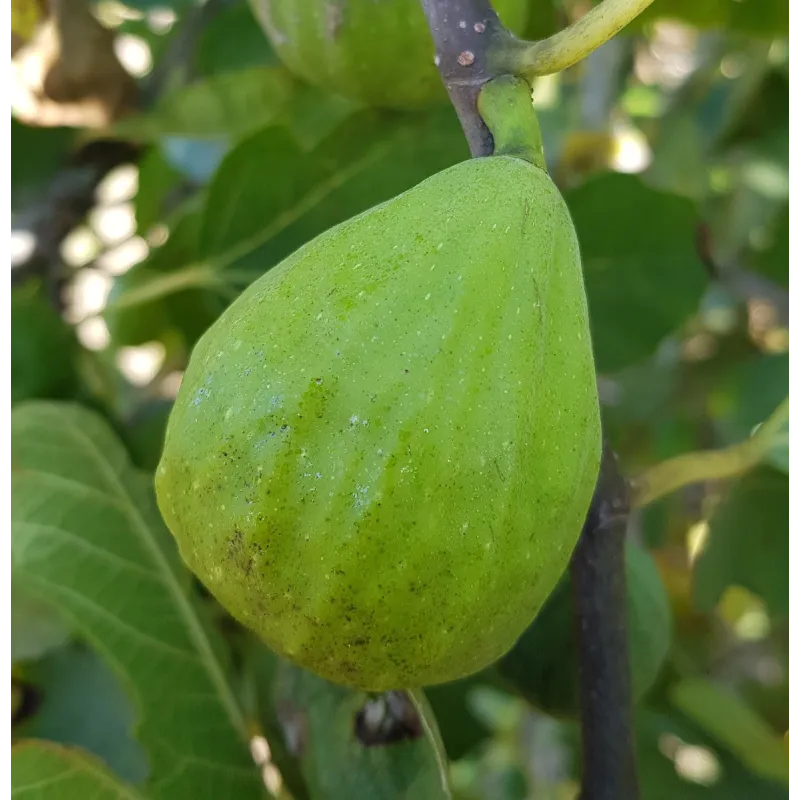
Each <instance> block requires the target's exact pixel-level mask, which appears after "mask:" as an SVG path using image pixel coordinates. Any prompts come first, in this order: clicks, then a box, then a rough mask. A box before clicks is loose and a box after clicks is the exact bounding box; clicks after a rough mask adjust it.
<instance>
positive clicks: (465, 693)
mask: <svg viewBox="0 0 800 800" xmlns="http://www.w3.org/2000/svg"><path fill="white" fill-rule="evenodd" d="M486 680H487V678H486V676H485V675H483V674H478V675H473V676H471V677H469V678H464V679H462V680H459V681H453V682H452V683H444V684H440V685H438V686H429V687H428V688H426V689H425V696H426V697H427V698H428V702H429V703H430V706H431V708H432V709H433V713H434V714H435V715H436V723H437V725H438V726H439V732H440V734H441V737H442V741H443V742H444V746H445V750H446V751H447V757H448V758H449V759H450V760H451V761H456V760H458V759H460V758H463V757H464V756H465V755H467V754H468V753H469V752H471V751H473V750H474V749H475V748H476V747H477V746H478V745H479V744H480V743H481V742H483V741H485V740H486V739H487V738H489V736H490V735H491V733H492V732H491V730H490V728H489V727H488V725H486V724H485V723H484V722H483V720H481V719H480V718H479V717H476V716H475V714H473V713H472V710H471V708H470V705H469V696H470V692H471V690H472V689H474V688H475V687H476V686H482V685H485V682H486Z"/></svg>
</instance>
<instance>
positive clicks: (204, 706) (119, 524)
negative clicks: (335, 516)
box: [11, 403, 263, 800]
mask: <svg viewBox="0 0 800 800" xmlns="http://www.w3.org/2000/svg"><path fill="white" fill-rule="evenodd" d="M11 429H12V433H11V442H12V497H13V503H12V510H11V514H12V523H11V571H12V579H13V580H14V581H15V582H17V581H18V582H19V584H20V586H22V587H24V589H25V591H27V592H29V593H30V594H31V595H33V596H35V597H37V598H39V599H41V600H42V601H43V602H48V603H50V604H52V605H54V606H56V607H57V608H58V609H59V611H60V612H61V613H62V614H63V616H64V618H65V619H66V620H67V621H68V622H69V624H70V626H71V627H72V628H73V629H74V630H75V631H76V632H79V633H81V634H82V635H83V636H84V637H85V638H86V639H87V640H88V641H89V642H90V643H91V644H92V646H93V647H94V648H95V649H96V650H97V651H98V653H99V654H100V655H101V656H102V657H103V658H104V659H105V660H106V662H107V663H108V664H109V666H110V667H111V668H112V669H113V671H114V672H115V673H116V675H117V676H118V677H119V678H120V680H121V681H122V683H123V685H124V686H125V689H126V690H127V691H128V692H130V695H131V699H132V700H133V701H134V703H135V705H136V707H137V709H138V712H139V721H138V722H139V724H138V729H137V735H138V739H139V741H140V742H141V744H142V745H143V747H144V748H145V750H146V751H147V754H148V757H149V761H150V776H151V780H150V784H149V790H150V794H151V795H152V797H154V798H160V797H164V798H170V800H172V798H182V797H192V798H204V797H209V798H211V797H219V796H224V795H226V794H229V793H231V792H234V793H235V794H236V796H237V797H243V798H244V797H259V796H261V795H262V791H263V789H262V787H261V785H260V782H259V776H258V773H257V771H256V770H255V768H254V766H253V764H252V761H251V759H250V756H249V753H248V750H247V744H246V731H245V724H244V719H243V715H242V712H241V709H240V707H239V705H238V704H237V702H236V699H235V697H234V695H233V692H232V690H231V688H230V686H229V684H228V678H227V669H228V668H227V654H226V653H225V651H224V649H223V644H222V641H221V640H220V639H219V638H218V636H217V635H216V634H215V633H214V631H213V630H212V629H211V628H210V626H209V625H208V624H207V622H206V620H205V619H204V617H203V615H202V612H201V609H200V607H199V606H198V605H197V602H196V601H195V600H194V599H193V598H192V596H191V595H190V586H191V584H190V582H189V579H188V574H187V573H186V572H185V570H184V568H183V566H182V564H181V562H180V559H179V556H178V553H177V548H176V547H175V545H174V542H173V540H172V538H171V537H170V535H169V533H168V531H167V530H166V528H165V527H164V525H163V523H162V521H161V518H160V516H159V514H158V511H157V510H156V506H155V499H154V497H153V492H152V488H151V485H150V479H149V478H148V477H146V476H145V475H144V474H142V473H140V472H138V471H137V470H135V469H134V468H133V467H132V465H131V463H130V461H129V460H128V457H127V454H126V453H125V450H124V448H123V447H122V445H121V444H120V442H119V441H118V440H117V439H116V438H115V436H114V435H113V434H112V432H111V430H110V429H109V427H108V426H107V424H106V423H105V421H104V420H103V419H102V418H101V417H99V416H98V415H96V414H95V413H93V412H90V411H87V410H85V409H82V408H80V407H79V406H75V405H72V404H52V403H28V404H24V405H20V406H18V407H17V408H16V409H15V410H14V412H13V414H12V422H11Z"/></svg>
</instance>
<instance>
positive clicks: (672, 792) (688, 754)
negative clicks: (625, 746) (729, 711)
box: [636, 710, 788, 800]
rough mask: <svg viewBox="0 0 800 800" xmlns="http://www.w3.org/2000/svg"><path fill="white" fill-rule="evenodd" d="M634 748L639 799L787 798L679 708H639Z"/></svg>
mask: <svg viewBox="0 0 800 800" xmlns="http://www.w3.org/2000/svg"><path fill="white" fill-rule="evenodd" d="M636 750H637V756H638V765H639V783H640V786H641V792H642V800H678V799H680V800H740V798H741V800H786V798H788V793H787V790H786V788H785V787H783V786H781V785H780V784H779V783H775V782H773V781H767V780H763V779H761V778H759V777H758V776H756V775H753V774H752V773H751V772H749V771H748V770H747V769H746V768H745V767H744V766H743V765H742V764H741V762H740V761H739V760H738V759H736V758H735V757H734V756H733V755H731V754H730V753H729V752H728V751H727V750H725V749H722V748H718V747H717V746H716V744H715V742H714V741H713V740H712V739H710V738H709V737H708V736H707V735H706V734H705V733H704V732H703V731H702V730H701V729H700V728H698V727H697V726H696V725H694V724H692V722H691V721H690V720H689V719H687V718H685V717H684V716H682V715H680V714H679V713H677V712H672V713H670V714H669V715H667V714H662V713H658V712H655V711H652V710H640V711H639V712H638V713H637V719H636Z"/></svg>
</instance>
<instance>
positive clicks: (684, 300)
mask: <svg viewBox="0 0 800 800" xmlns="http://www.w3.org/2000/svg"><path fill="white" fill-rule="evenodd" d="M565 199H566V201H567V205H568V206H569V209H570V212H571V214H572V218H573V221H574V223H575V228H576V230H577V232H578V241H579V242H580V247H581V258H582V261H583V269H584V275H585V280H586V292H587V295H588V300H589V321H590V324H591V328H592V338H593V342H594V350H595V359H596V361H597V367H598V370H599V371H601V372H613V371H615V370H618V369H621V368H622V367H625V366H627V365H629V364H632V363H634V362H636V361H638V360H640V359H642V358H644V357H645V356H647V355H649V354H650V353H652V352H653V351H654V350H655V348H656V346H657V345H658V344H659V342H661V340H662V339H664V338H665V337H666V336H668V335H669V334H670V333H673V332H674V331H676V330H677V329H678V328H679V327H680V326H681V325H682V324H683V323H684V322H685V321H686V320H687V319H688V318H689V316H690V315H691V314H692V313H693V312H694V311H695V310H696V309H697V307H698V304H699V301H700V298H701V296H702V293H703V291H704V290H705V287H706V285H707V282H708V281H707V275H706V272H705V270H704V267H703V265H702V263H701V262H700V259H699V258H698V256H697V253H696V250H695V226H696V224H697V222H698V217H697V212H696V209H695V207H694V205H693V204H692V203H691V201H689V200H687V199H685V198H683V197H678V196H677V195H672V194H666V193H664V192H659V191H655V190H654V189H650V188H648V187H647V186H645V185H644V184H643V183H642V181H641V180H640V179H639V178H637V177H635V176H632V175H619V174H614V173H608V174H605V175H601V176H598V177H596V178H593V179H591V180H589V181H587V182H586V183H584V184H583V185H582V186H580V187H578V188H577V189H573V190H572V191H569V192H567V193H566V195H565Z"/></svg>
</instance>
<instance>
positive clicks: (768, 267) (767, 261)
mask: <svg viewBox="0 0 800 800" xmlns="http://www.w3.org/2000/svg"><path fill="white" fill-rule="evenodd" d="M769 237H770V238H769V243H768V245H767V247H765V248H764V249H763V250H759V251H757V252H755V253H754V254H753V258H752V260H751V262H750V266H751V268H752V269H754V270H755V271H756V272H758V273H760V274H761V275H764V276H766V277H767V278H769V279H770V280H773V281H775V283H777V284H778V285H779V286H783V287H785V288H786V289H788V288H789V206H788V205H787V206H786V208H785V209H783V210H782V211H781V213H780V214H779V215H778V218H777V220H776V221H775V222H774V223H773V225H772V226H771V229H770V231H769Z"/></svg>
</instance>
